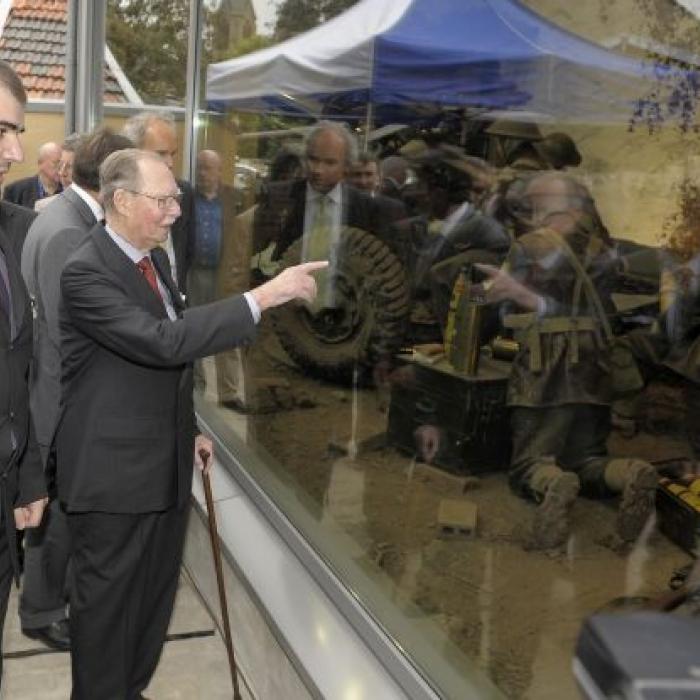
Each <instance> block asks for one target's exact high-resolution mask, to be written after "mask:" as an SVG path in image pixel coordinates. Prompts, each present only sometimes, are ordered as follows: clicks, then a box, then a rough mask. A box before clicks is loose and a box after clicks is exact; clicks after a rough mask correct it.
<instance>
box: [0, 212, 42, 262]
mask: <svg viewBox="0 0 700 700" xmlns="http://www.w3.org/2000/svg"><path fill="white" fill-rule="evenodd" d="M36 216H37V213H36V212H35V211H34V210H33V209H27V208H26V207H22V206H19V205H17V204H12V203H10V202H2V204H0V228H1V229H2V230H3V231H4V232H5V234H6V235H7V237H8V238H9V241H10V244H11V245H12V250H13V251H14V254H15V258H16V259H17V260H18V261H19V260H21V258H22V246H24V239H25V238H26V237H27V232H28V231H29V227H30V226H31V225H32V222H33V221H34V219H36Z"/></svg>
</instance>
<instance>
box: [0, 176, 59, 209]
mask: <svg viewBox="0 0 700 700" xmlns="http://www.w3.org/2000/svg"><path fill="white" fill-rule="evenodd" d="M60 191H61V187H60V186H59V188H58V190H57V192H60ZM2 198H3V199H4V200H5V201H6V202H12V203H13V204H19V205H20V206H23V207H27V209H34V204H35V202H36V200H37V199H39V176H38V175H30V176H29V177H23V178H22V179H21V180H15V181H14V182H11V183H10V184H9V185H7V186H6V187H5V190H4V192H3V194H2Z"/></svg>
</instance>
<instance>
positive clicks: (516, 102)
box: [206, 0, 697, 123]
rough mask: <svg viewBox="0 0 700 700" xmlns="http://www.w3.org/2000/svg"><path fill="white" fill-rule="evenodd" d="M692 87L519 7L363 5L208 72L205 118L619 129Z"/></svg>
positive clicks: (502, 3) (491, 2)
mask: <svg viewBox="0 0 700 700" xmlns="http://www.w3.org/2000/svg"><path fill="white" fill-rule="evenodd" d="M683 81H688V82H689V83H693V82H694V81H695V82H697V81H696V78H695V77H694V76H691V75H689V74H683V73H682V72H681V71H680V69H678V68H676V67H660V66H658V65H653V64H652V63H650V62H645V61H642V60H637V59H634V58H631V57H627V56H622V55H620V54H617V53H614V52H612V51H608V50H606V49H604V48H602V47H599V46H597V45H595V44H592V43H590V42H588V41H586V40H584V39H582V38H580V37H578V36H576V35H574V34H571V33H569V32H567V31H565V30H563V29H561V28H560V27H557V26H556V25H554V24H552V23H550V22H548V21H547V20H545V19H544V18H542V17H541V16H539V15H537V14H536V13H534V12H532V11H531V10H529V9H528V8H526V7H525V6H523V5H522V4H520V3H519V2H517V1H516V0H361V2H359V3H357V5H355V6H353V7H352V8H351V9H350V10H348V11H346V12H345V13H343V14H342V15H340V16H338V17H336V18H334V19H333V20H331V21H329V22H326V23H325V24H323V25H321V26H319V27H316V28H315V29H313V30H311V31H309V32H306V33H305V34H303V35H300V36H297V37H294V38H293V39H291V40H289V41H286V42H283V43H281V44H279V45H277V46H274V47H270V48H268V49H264V50H262V51H258V52H256V53H253V54H249V55H246V56H242V57H240V58H236V59H232V60H229V61H224V62H221V63H217V64H212V65H211V66H209V69H208V74H207V92H206V94H207V103H208V106H209V108H211V109H226V108H231V107H235V108H236V109H239V110H253V111H274V112H280V113H284V114H290V115H291V114H297V115H314V116H318V115H329V116H332V115H339V116H345V117H350V118H352V117H353V116H355V117H357V118H361V115H362V114H364V111H365V109H366V105H367V104H370V103H371V104H372V106H373V109H374V116H375V119H376V120H377V121H378V122H381V121H382V116H383V115H384V116H385V119H384V121H387V120H389V119H393V120H395V119H397V118H400V117H403V118H410V116H411V115H412V114H414V115H415V114H425V113H427V112H430V110H433V111H435V110H440V109H445V108H451V107H452V108H461V107H470V108H483V109H491V110H508V111H509V113H512V116H513V117H514V118H517V115H518V113H523V114H524V113H527V114H528V115H529V117H528V118H530V117H531V115H532V114H536V115H541V117H542V118H543V119H549V120H552V121H557V122H561V121H573V122H582V123H601V122H602V123H621V122H622V123H624V122H628V121H629V120H630V118H631V117H632V115H633V113H634V111H635V109H637V108H638V106H639V104H640V102H641V103H643V102H644V101H645V100H652V101H654V100H657V99H659V98H660V99H661V100H662V101H663V100H664V95H665V94H667V93H669V92H670V91H672V90H673V89H676V88H677V86H678V85H679V84H680V83H683Z"/></svg>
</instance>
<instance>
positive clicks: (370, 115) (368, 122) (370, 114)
mask: <svg viewBox="0 0 700 700" xmlns="http://www.w3.org/2000/svg"><path fill="white" fill-rule="evenodd" d="M373 121H374V105H373V104H372V103H371V102H368V103H367V116H366V118H365V143H364V148H363V150H365V151H367V150H369V132H370V131H371V130H372V122H373Z"/></svg>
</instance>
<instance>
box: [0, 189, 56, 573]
mask: <svg viewBox="0 0 700 700" xmlns="http://www.w3.org/2000/svg"><path fill="white" fill-rule="evenodd" d="M4 209H5V204H4V203H3V204H1V205H0V220H1V219H2V218H4V217H5V215H7V214H8V212H7V211H3V210H4ZM0 249H1V250H2V253H3V255H4V257H5V262H6V264H7V271H8V276H9V280H10V291H11V294H12V313H13V315H14V318H15V333H14V336H13V335H12V334H11V326H10V322H9V319H8V317H7V316H6V315H5V314H4V313H3V312H2V311H0V492H1V496H2V510H3V513H4V515H5V533H6V535H7V537H8V542H9V545H10V547H9V549H10V557H11V559H12V563H13V566H14V569H15V574H16V575H18V571H19V567H18V565H17V552H16V548H15V546H14V543H15V520H14V516H13V514H12V510H13V508H14V507H16V506H18V505H25V504H27V503H31V502H33V501H36V500H38V499H39V498H42V497H43V496H45V495H46V484H45V482H44V476H43V470H42V465H41V459H40V457H39V449H38V447H37V443H36V438H35V437H34V428H33V424H32V421H31V418H30V415H29V390H28V376H29V366H30V361H31V357H32V310H31V305H30V302H29V295H28V294H27V290H26V288H25V286H24V282H23V280H22V275H21V273H20V269H19V260H18V258H17V253H16V250H15V249H16V244H15V243H14V241H12V240H11V238H10V236H9V235H8V232H7V231H6V230H5V229H4V227H2V226H0ZM13 436H14V444H15V446H14V448H13V446H12V445H13Z"/></svg>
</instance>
